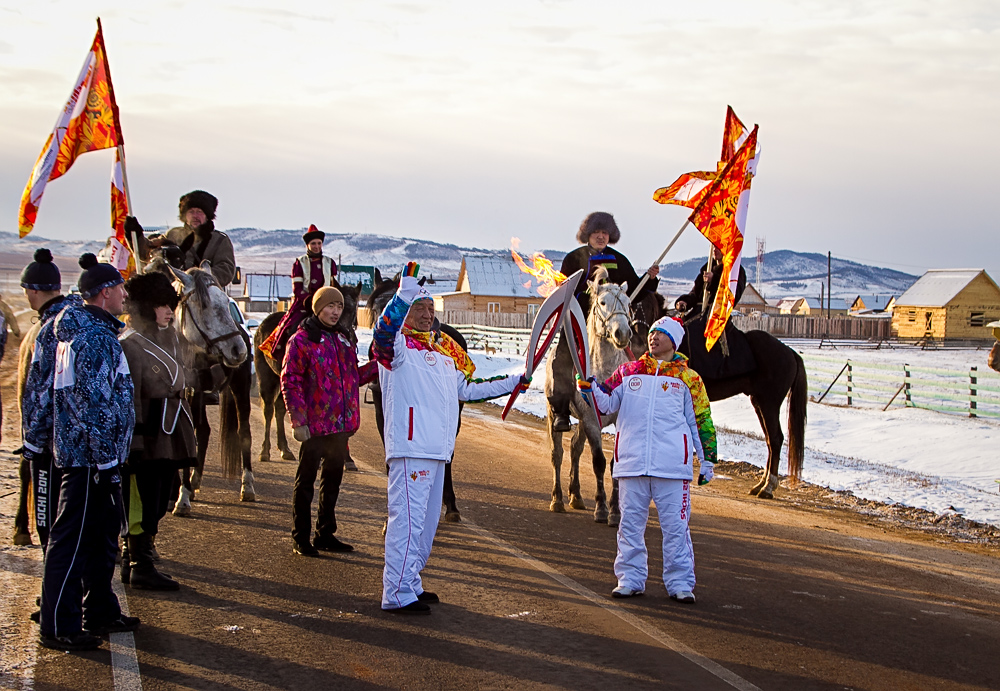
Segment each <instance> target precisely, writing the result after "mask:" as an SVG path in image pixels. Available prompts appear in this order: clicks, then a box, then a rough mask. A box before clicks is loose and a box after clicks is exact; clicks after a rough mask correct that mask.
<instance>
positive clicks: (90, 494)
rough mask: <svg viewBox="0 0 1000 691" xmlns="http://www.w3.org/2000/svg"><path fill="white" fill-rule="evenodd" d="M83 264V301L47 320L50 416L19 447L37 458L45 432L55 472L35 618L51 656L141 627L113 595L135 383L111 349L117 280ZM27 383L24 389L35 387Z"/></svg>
mask: <svg viewBox="0 0 1000 691" xmlns="http://www.w3.org/2000/svg"><path fill="white" fill-rule="evenodd" d="M80 266H81V267H82V268H83V269H84V271H83V273H82V274H81V275H80V280H79V283H78V285H79V288H80V295H81V297H82V298H83V300H84V303H85V304H84V306H83V307H79V308H75V309H68V310H64V311H62V312H61V313H60V314H59V315H58V316H57V317H56V319H55V320H54V322H53V324H54V328H55V336H56V340H57V344H56V355H55V360H56V364H55V374H54V376H53V380H52V392H53V393H52V405H51V407H50V408H49V409H48V410H49V411H51V412H50V414H49V415H47V416H46V417H45V419H43V420H37V418H36V421H37V422H38V423H39V424H37V425H32V427H31V428H30V429H29V430H27V435H26V438H25V447H26V448H27V449H29V450H30V451H31V452H32V453H40V452H43V451H44V447H42V446H40V445H39V437H38V433H39V432H40V431H41V429H42V427H47V428H48V429H49V430H51V432H50V433H51V435H52V441H51V445H52V452H53V456H54V458H55V464H56V465H57V466H59V468H60V469H61V471H62V478H61V482H60V487H59V509H58V511H57V512H56V519H55V521H54V522H53V524H52V528H51V529H50V531H49V545H48V549H47V550H46V553H45V562H44V565H43V567H42V600H41V620H40V622H39V626H40V629H41V632H40V635H39V642H40V643H41V645H43V646H45V647H47V648H54V649H57V650H91V649H94V648H96V647H98V646H99V645H100V643H101V640H100V638H98V637H97V636H99V635H104V634H108V633H112V632H116V631H118V632H121V631H134V630H135V629H137V628H138V626H139V619H138V617H130V616H127V615H125V614H123V613H122V611H121V607H120V605H119V602H118V598H117V597H116V596H115V593H114V591H113V590H112V589H111V579H112V577H113V575H114V571H115V556H116V554H117V551H118V535H119V533H120V532H121V525H122V510H121V505H122V504H121V475H120V469H121V464H122V463H124V462H125V460H126V459H127V458H128V450H129V445H130V444H131V441H132V428H133V426H134V424H135V411H134V408H133V402H132V396H133V388H132V378H131V376H129V369H128V362H127V361H126V360H125V355H124V354H123V353H122V348H121V345H120V344H119V343H118V332H119V331H120V330H121V328H122V327H123V326H124V325H123V324H122V323H121V322H120V321H118V319H117V316H118V315H120V314H121V313H122V311H123V308H124V302H125V288H124V285H123V284H124V281H123V280H122V276H121V274H120V273H119V272H118V270H117V269H115V268H114V267H113V266H111V265H110V264H100V263H98V261H97V257H95V256H94V255H93V254H90V253H87V254H84V255H83V256H82V257H81V258H80ZM32 374H34V372H32ZM31 377H32V375H29V380H28V383H27V388H28V389H31V390H38V385H37V384H36V383H33V382H32V380H31ZM43 434H44V433H43ZM43 443H44V442H43Z"/></svg>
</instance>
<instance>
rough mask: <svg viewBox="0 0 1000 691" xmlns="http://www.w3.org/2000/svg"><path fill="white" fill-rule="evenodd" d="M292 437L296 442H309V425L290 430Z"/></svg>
mask: <svg viewBox="0 0 1000 691" xmlns="http://www.w3.org/2000/svg"><path fill="white" fill-rule="evenodd" d="M292 436H293V437H295V441H297V442H305V441H309V437H310V436H312V435H310V434H309V425H302V426H301V427H294V428H292Z"/></svg>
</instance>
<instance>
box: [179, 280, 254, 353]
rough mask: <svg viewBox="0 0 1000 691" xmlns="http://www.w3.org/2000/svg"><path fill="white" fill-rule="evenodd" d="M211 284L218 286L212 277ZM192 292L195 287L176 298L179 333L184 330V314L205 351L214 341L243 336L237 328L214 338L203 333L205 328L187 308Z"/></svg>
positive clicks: (219, 341) (218, 341)
mask: <svg viewBox="0 0 1000 691" xmlns="http://www.w3.org/2000/svg"><path fill="white" fill-rule="evenodd" d="M213 285H216V286H218V285H219V284H218V282H216V281H215V280H214V279H213ZM194 292H195V288H192V289H191V290H189V291H188V292H186V293H182V294H181V296H180V300H178V302H177V308H178V309H179V310H180V313H181V316H180V319H179V320H178V321H179V322H180V323H179V324H178V326H179V327H180V331H181V333H183V332H184V319H185V315H186V316H188V317H189V318H190V319H191V323H192V324H194V328H195V329H196V330H197V331H198V335H199V336H201V339H202V340H203V341H204V342H205V351H206V352H208V351H209V350H210V349H211V348H212V347H213V346H214V345H215V344H216V343H221V342H222V341H226V340H229V339H230V338H233V337H236V338H243V334H242V333H240V331H239V329H236V330H235V331H230V332H228V333H225V334H222V335H221V336H216V337H215V338H210V337H209V335H208V334H207V333H205V329H203V328H202V327H201V324H199V323H198V320H197V319H195V316H194V312H193V311H192V310H190V309H188V308H187V302H188V300H189V299H190V298H191V296H192V295H193V294H194Z"/></svg>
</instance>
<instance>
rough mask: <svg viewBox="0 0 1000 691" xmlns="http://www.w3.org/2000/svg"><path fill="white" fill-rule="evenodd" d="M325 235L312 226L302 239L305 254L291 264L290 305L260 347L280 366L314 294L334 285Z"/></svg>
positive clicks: (333, 264)
mask: <svg viewBox="0 0 1000 691" xmlns="http://www.w3.org/2000/svg"><path fill="white" fill-rule="evenodd" d="M325 238H326V233H324V232H323V231H322V230H320V229H318V228H317V227H316V226H314V225H310V226H309V230H308V231H306V233H305V234H304V235H303V236H302V241H303V242H304V243H305V244H306V253H305V254H303V255H302V256H301V257H298V258H296V260H295V261H294V262H292V291H293V299H292V304H291V306H290V307H289V308H288V310H287V311H286V312H285V316H283V317H282V318H281V322H280V323H279V324H278V326H277V327H276V328H275V329H274V331H272V332H271V334H270V335H269V336H268V337H267V338H266V339H265V340H264V342H263V343H261V344H260V350H261V351H262V352H263V353H264V354H265V355H267V356H268V357H270V358H271V359H272V360H276V361H278V362H281V361H282V359H283V358H284V357H285V346H286V345H287V344H288V339H289V338H291V337H292V334H294V333H295V331H296V329H298V328H299V324H300V323H301V322H302V320H303V319H305V318H306V317H308V316H309V315H310V314H311V311H310V308H309V302H310V301H311V300H312V296H313V295H314V294H315V293H316V291H317V290H319V289H320V288H323V287H325V286H336V285H337V280H336V278H337V263H336V262H335V261H333V258H332V257H327V256H325V255H324V254H323V240H324V239H325Z"/></svg>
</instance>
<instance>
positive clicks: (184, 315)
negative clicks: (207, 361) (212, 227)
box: [147, 259, 247, 367]
mask: <svg viewBox="0 0 1000 691" xmlns="http://www.w3.org/2000/svg"><path fill="white" fill-rule="evenodd" d="M210 268H211V265H210V264H209V262H207V261H206V262H202V264H201V266H200V267H195V268H191V269H188V270H187V271H181V270H180V269H176V268H174V267H173V266H171V265H170V264H168V263H167V262H166V261H164V260H162V259H154V260H153V262H151V263H150V265H149V267H148V269H147V270H148V271H160V272H162V273H165V274H167V275H168V276H170V277H171V278H172V279H174V287H175V288H177V293H178V294H179V295H180V296H181V301H180V304H179V305H178V306H177V311H178V315H177V330H178V331H179V332H180V334H181V335H182V336H184V338H185V339H187V341H188V342H189V343H190V344H191V345H192V346H194V347H195V348H196V349H197V350H200V351H202V352H203V353H205V354H207V355H210V356H214V357H217V358H218V359H220V360H221V361H222V364H224V365H225V366H226V367H239V366H240V365H241V364H243V361H244V360H246V359H247V345H246V342H245V341H244V340H243V334H242V332H241V331H240V329H239V327H238V326H237V325H236V322H235V321H234V320H233V315H232V313H231V312H230V311H229V297H228V296H227V295H226V293H225V291H224V290H223V289H222V287H221V286H220V285H219V282H218V281H216V280H215V277H214V276H213V275H212V272H211V271H210Z"/></svg>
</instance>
